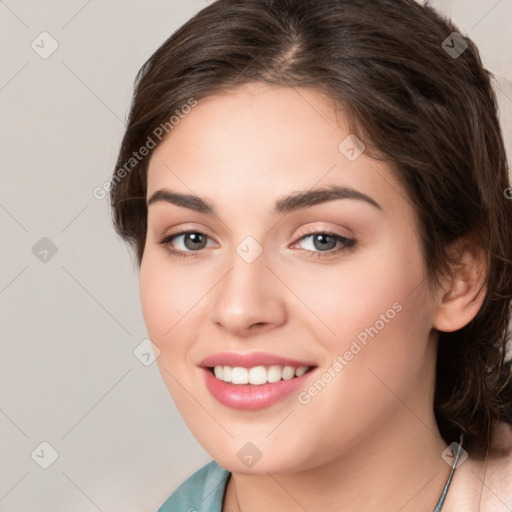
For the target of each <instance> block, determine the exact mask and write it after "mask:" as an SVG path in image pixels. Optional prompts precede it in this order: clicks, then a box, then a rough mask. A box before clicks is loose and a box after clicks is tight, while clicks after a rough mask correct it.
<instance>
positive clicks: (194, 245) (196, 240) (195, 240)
mask: <svg viewBox="0 0 512 512" xmlns="http://www.w3.org/2000/svg"><path fill="white" fill-rule="evenodd" d="M188 241H190V243H187V242H188ZM184 243H185V247H186V248H187V249H201V248H202V247H201V245H202V244H204V240H203V235H202V234H201V233H187V234H186V235H185V240H184ZM198 244H199V247H198Z"/></svg>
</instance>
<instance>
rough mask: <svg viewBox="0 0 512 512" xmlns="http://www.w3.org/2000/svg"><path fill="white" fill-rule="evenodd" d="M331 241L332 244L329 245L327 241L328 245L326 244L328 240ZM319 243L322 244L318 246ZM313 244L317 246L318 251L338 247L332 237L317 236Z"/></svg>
mask: <svg viewBox="0 0 512 512" xmlns="http://www.w3.org/2000/svg"><path fill="white" fill-rule="evenodd" d="M329 238H330V239H331V242H330V243H329V241H328V240H327V243H326V239H329ZM317 242H320V245H318V244H317ZM313 244H314V246H315V248H316V249H322V248H323V249H334V247H335V246H336V240H335V239H334V238H333V237H332V236H330V235H322V234H320V235H316V236H315V237H314V239H313Z"/></svg>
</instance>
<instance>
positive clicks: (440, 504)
mask: <svg viewBox="0 0 512 512" xmlns="http://www.w3.org/2000/svg"><path fill="white" fill-rule="evenodd" d="M463 439H464V434H461V435H460V439H459V446H458V448H457V454H456V456H455V460H454V462H453V465H452V470H451V471H450V475H449V476H448V480H447V481H446V484H445V486H444V488H443V492H442V493H441V496H440V497H439V500H438V502H437V504H436V506H435V508H434V510H433V512H440V511H441V509H442V508H443V504H444V500H445V498H446V495H447V493H448V489H449V487H450V483H451V481H452V477H453V473H454V471H455V468H456V467H457V462H458V461H459V457H460V455H461V454H462V442H463ZM233 489H234V490H235V499H236V505H237V507H238V512H242V509H241V508H240V503H239V501H238V493H237V492H236V482H235V479H233Z"/></svg>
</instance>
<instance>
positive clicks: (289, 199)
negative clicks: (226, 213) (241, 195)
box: [147, 185, 382, 215]
mask: <svg viewBox="0 0 512 512" xmlns="http://www.w3.org/2000/svg"><path fill="white" fill-rule="evenodd" d="M337 199H356V200H358V201H364V202H366V203H368V204H370V205H371V206H373V207H374V208H377V209H378V210H381V211H382V207H381V206H380V204H379V203H377V201H375V200H374V199H372V198H371V197H369V196H367V195H366V194H363V193H362V192H359V191H358V190H355V189H353V188H350V187H341V186H339V185H329V186H328V188H325V189H312V190H302V191H298V192H293V193H292V194H290V195H288V196H286V197H283V198H281V199H278V200H277V201H276V203H275V205H274V211H273V214H274V215H279V214H285V213H290V212H293V211H297V210H301V209H303V208H309V207H311V206H315V205H317V204H321V203H326V202H329V201H335V200H337ZM157 202H165V203H171V204H174V205H176V206H182V207H184V208H189V209H190V210H194V211H196V212H199V213H206V214H209V215H217V213H216V211H215V208H214V206H213V204H211V203H210V202H209V201H208V200H206V199H203V198H201V197H198V196H195V195H191V194H181V193H178V192H173V191H171V190H169V189H160V190H157V191H156V192H154V193H153V194H152V195H151V197H150V198H149V200H148V201H147V206H148V207H149V206H150V205H152V204H154V203H157Z"/></svg>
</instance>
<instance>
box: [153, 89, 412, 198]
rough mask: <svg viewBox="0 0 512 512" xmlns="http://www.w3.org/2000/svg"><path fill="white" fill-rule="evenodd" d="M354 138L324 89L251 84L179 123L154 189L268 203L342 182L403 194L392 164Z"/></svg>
mask: <svg viewBox="0 0 512 512" xmlns="http://www.w3.org/2000/svg"><path fill="white" fill-rule="evenodd" d="M352 137H353V135H352V134H351V133H350V131H349V128H348V125H347V122H346V118H345V117H344V114H343V111H342V110H341V108H338V107H337V106H336V104H335V102H334V101H333V100H331V99H330V98H329V97H327V96H326V95H325V94H323V93H322V92H320V91H318V90H315V89H306V88H292V87H278V86H274V85H268V84H263V83H250V84H245V85H244V86H240V87H237V88H235V89H233V90H231V91H229V92H223V93H222V94H217V95H212V96H209V97H206V98H204V99H202V100H200V101H199V102H198V104H197V106H195V107H194V108H193V109H191V111H190V113H188V114H186V115H184V116H183V118H182V119H181V120H180V121H179V123H178V124H177V125H176V126H174V128H172V130H171V132H170V133H169V135H168V136H167V138H166V139H164V141H163V142H162V143H161V144H160V145H159V146H158V147H157V148H156V150H155V151H154V153H153V154H152V156H151V159H150V163H149V167H148V194H147V195H148V197H150V196H151V195H152V194H153V193H154V192H155V191H156V190H157V189H159V188H162V187H169V188H171V189H173V190H180V191H183V192H186V193H196V194H198V195H208V196H212V197H213V196H216V197H218V198H220V200H223V198H224V196H225V199H226V200H229V201H231V205H232V206H234V205H235V203H236V201H237V199H236V198H237V197H238V198H239V200H240V202H241V204H243V198H246V197H248V196H251V197H253V198H256V197H259V198H260V200H261V201H262V202H268V200H269V197H270V196H273V197H277V196H278V195H280V194H284V193H289V192H291V191H294V190H297V189H301V190H303V189H309V188H312V187H313V186H315V185H320V186H321V185H322V184H323V183H336V184H339V185H342V186H350V187H353V188H357V189H358V190H360V191H361V192H363V193H368V194H369V195H370V193H373V195H375V194H378V195H379V196H383V195H384V196H385V195H386V194H387V195H391V196H393V195H396V194H397V192H398V193H399V194H401V195H402V196H403V194H404V191H403V190H400V189H401V187H400V184H399V183H397V182H396V180H395V178H394V177H393V175H392V173H391V172H390V168H389V167H388V166H387V165H386V164H385V163H383V162H377V161H376V160H373V159H372V158H370V157H368V156H366V155H365V153H364V152H362V153H361V154H360V156H359V157H357V152H360V150H361V149H363V147H362V146H357V142H356V145H354V141H355V139H353V138H352ZM363 143H364V142H363ZM351 145H352V147H353V150H352V152H351V153H350V152H349V153H347V149H349V150H350V149H351V148H350V146H351ZM354 155H355V156H356V157H357V158H355V159H354V158H353V157H354ZM390 185H391V186H390ZM234 196H235V197H234ZM379 202H380V203H381V204H382V202H381V201H379ZM383 202H386V201H385V200H384V201H383ZM389 202H393V198H392V197H390V198H389Z"/></svg>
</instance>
